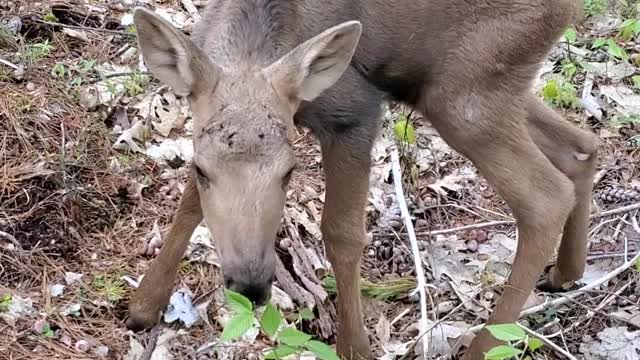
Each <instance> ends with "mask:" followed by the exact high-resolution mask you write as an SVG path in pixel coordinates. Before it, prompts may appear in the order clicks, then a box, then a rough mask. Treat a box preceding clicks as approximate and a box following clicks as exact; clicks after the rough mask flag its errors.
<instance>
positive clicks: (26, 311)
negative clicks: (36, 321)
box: [0, 294, 34, 327]
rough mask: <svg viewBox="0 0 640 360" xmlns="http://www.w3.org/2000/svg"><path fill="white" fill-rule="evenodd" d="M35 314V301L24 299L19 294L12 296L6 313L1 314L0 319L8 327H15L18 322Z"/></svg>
mask: <svg viewBox="0 0 640 360" xmlns="http://www.w3.org/2000/svg"><path fill="white" fill-rule="evenodd" d="M33 313H34V309H33V301H32V300H31V299H30V298H22V297H21V296H19V295H17V294H12V295H11V301H10V302H9V304H8V305H7V308H6V310H5V311H3V312H0V319H2V320H3V321H4V322H5V323H6V324H7V325H9V326H11V327H14V326H15V325H16V321H17V320H19V319H20V318H22V317H24V316H29V315H32V314H33Z"/></svg>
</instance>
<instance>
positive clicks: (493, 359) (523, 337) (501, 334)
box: [484, 324, 543, 360]
mask: <svg viewBox="0 0 640 360" xmlns="http://www.w3.org/2000/svg"><path fill="white" fill-rule="evenodd" d="M485 328H486V329H487V330H488V331H489V332H490V333H491V335H492V336H493V337H494V338H496V339H498V340H501V341H506V342H507V345H499V346H496V347H494V348H492V349H491V350H489V351H488V352H487V353H485V354H484V358H485V360H506V359H525V360H531V357H530V356H526V357H523V356H522V355H523V354H524V353H525V351H527V350H528V351H529V352H531V353H533V352H535V351H536V350H538V349H540V348H541V347H542V345H543V343H542V341H541V340H540V339H538V338H532V337H530V336H529V335H527V334H526V333H525V332H524V330H522V328H520V326H518V325H517V324H498V325H487V326H486V327H485Z"/></svg>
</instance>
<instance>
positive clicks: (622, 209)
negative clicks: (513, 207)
mask: <svg viewBox="0 0 640 360" xmlns="http://www.w3.org/2000/svg"><path fill="white" fill-rule="evenodd" d="M639 209H640V203H637V204H632V205H628V206H622V207H619V208H617V209H612V210H607V211H603V212H600V213H595V214H591V216H590V217H589V218H590V219H591V220H593V219H598V218H601V217H605V216H610V215H617V214H623V213H627V212H630V211H633V210H639ZM515 223H516V221H515V220H513V219H511V220H500V221H489V222H484V223H478V224H471V225H466V226H460V227H457V228H451V229H444V230H435V231H422V232H418V233H416V234H417V235H420V236H429V235H431V236H433V235H444V234H450V233H455V232H459V231H465V230H473V229H482V228H487V227H493V226H501V225H513V224H515Z"/></svg>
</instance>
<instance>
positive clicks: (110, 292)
mask: <svg viewBox="0 0 640 360" xmlns="http://www.w3.org/2000/svg"><path fill="white" fill-rule="evenodd" d="M92 286H93V288H94V289H95V290H96V291H97V292H98V293H99V294H100V295H101V296H103V297H104V298H105V299H106V300H107V301H109V302H117V301H119V300H121V299H123V298H124V296H125V295H126V294H127V289H126V288H125V286H124V282H123V281H122V280H121V279H120V278H119V277H115V276H113V277H112V276H107V277H105V276H102V275H96V276H95V277H94V278H93V283H92Z"/></svg>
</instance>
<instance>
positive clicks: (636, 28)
mask: <svg viewBox="0 0 640 360" xmlns="http://www.w3.org/2000/svg"><path fill="white" fill-rule="evenodd" d="M619 30H620V37H621V38H622V39H624V40H625V41H629V40H631V39H632V38H634V37H636V36H638V34H640V19H628V20H625V21H624V22H623V23H622V24H620V27H619Z"/></svg>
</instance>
